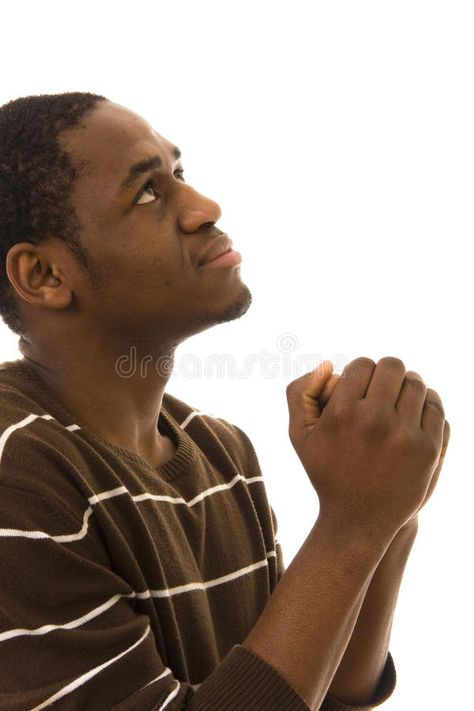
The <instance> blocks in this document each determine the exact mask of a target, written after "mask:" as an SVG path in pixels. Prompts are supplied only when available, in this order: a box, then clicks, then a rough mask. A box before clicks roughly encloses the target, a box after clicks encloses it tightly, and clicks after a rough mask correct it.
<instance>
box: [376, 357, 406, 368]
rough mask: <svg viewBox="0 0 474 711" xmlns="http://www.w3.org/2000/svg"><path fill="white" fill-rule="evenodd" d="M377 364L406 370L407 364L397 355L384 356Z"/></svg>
mask: <svg viewBox="0 0 474 711" xmlns="http://www.w3.org/2000/svg"><path fill="white" fill-rule="evenodd" d="M377 365H378V366H379V365H382V366H384V367H385V368H392V369H393V370H405V364H404V363H403V361H402V360H400V358H396V357H395V356H384V357H383V358H380V359H379V361H378V362H377Z"/></svg>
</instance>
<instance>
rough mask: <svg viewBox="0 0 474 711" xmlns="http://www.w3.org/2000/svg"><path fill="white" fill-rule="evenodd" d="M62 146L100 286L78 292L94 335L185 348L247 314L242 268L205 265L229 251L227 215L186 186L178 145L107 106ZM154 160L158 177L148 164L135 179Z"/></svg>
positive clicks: (64, 137) (83, 285)
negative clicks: (219, 251)
mask: <svg viewBox="0 0 474 711" xmlns="http://www.w3.org/2000/svg"><path fill="white" fill-rule="evenodd" d="M60 141H61V143H62V145H63V146H64V147H65V149H66V150H67V152H68V153H69V154H70V156H71V158H72V160H73V162H74V164H75V165H77V166H78V167H79V168H80V170H81V173H80V175H79V177H78V178H77V180H76V183H75V186H74V191H73V195H72V201H73V205H74V208H75V210H76V213H77V216H78V218H79V221H80V223H81V225H82V231H81V234H80V240H81V243H82V244H83V246H84V247H85V249H86V250H87V252H88V253H89V255H90V258H91V261H92V265H93V271H94V273H95V276H96V280H95V283H94V287H93V288H92V287H91V285H90V283H89V282H88V281H87V280H81V279H79V276H77V279H76V281H75V283H74V288H75V290H76V298H77V301H78V304H79V307H80V309H81V310H82V313H83V315H84V318H86V319H88V321H90V325H91V328H94V327H98V328H100V329H101V330H102V331H103V332H104V333H105V335H106V336H107V334H110V336H111V337H112V336H115V337H118V338H119V339H120V336H121V335H123V336H124V337H125V338H129V337H131V338H134V337H136V338H137V339H138V340H140V339H141V338H143V341H144V342H146V341H148V340H149V339H151V340H152V341H154V340H155V339H157V338H158V340H163V341H164V342H166V341H170V342H180V341H181V340H183V339H184V338H186V337H188V336H190V335H193V334H194V333H198V332H199V331H202V330H204V329H205V328H208V327H210V326H212V325H215V324H217V323H220V322H223V321H229V320H232V319H235V318H238V317H239V316H241V315H243V314H244V313H245V312H246V311H247V309H248V308H249V306H250V302H251V294H250V292H249V290H248V288H247V286H246V285H245V284H243V282H242V281H241V279H240V268H239V267H238V266H233V267H228V266H227V267H219V268H217V267H216V268H209V267H204V266H200V265H199V264H198V262H199V261H200V259H201V258H202V256H203V254H204V253H205V252H206V251H208V250H209V248H210V247H211V246H212V245H214V244H215V243H216V240H217V241H218V242H221V241H222V237H219V236H220V235H222V234H224V233H223V232H222V231H221V230H220V229H218V228H217V227H216V226H215V223H216V222H217V221H218V220H219V218H220V216H221V211H220V208H219V206H218V205H217V203H215V202H214V201H212V200H210V199H209V198H206V197H204V196H203V195H200V194H199V193H198V192H197V191H196V190H194V189H193V188H192V187H191V186H190V185H187V184H186V183H185V182H184V177H183V171H182V167H183V166H182V163H181V161H180V160H179V158H178V157H177V155H176V149H175V147H174V145H173V144H172V143H170V142H169V141H167V140H166V139H165V138H163V137H162V136H160V134H158V133H157V132H156V131H154V130H153V128H152V127H151V126H150V125H149V124H148V123H147V122H146V121H144V120H143V119H142V118H141V117H139V116H138V115H136V114H134V113H133V112H131V111H129V110H127V109H125V108H124V107H122V106H120V105H118V104H114V103H112V102H108V101H107V102H101V103H99V104H98V106H97V107H96V108H95V109H94V110H93V111H92V112H91V113H89V114H87V115H86V117H85V118H84V119H83V120H82V121H81V123H80V125H78V126H77V127H75V128H74V129H72V130H69V131H65V132H64V133H62V134H61V135H60ZM151 159H156V160H155V164H156V165H155V166H154V167H152V168H150V167H149V168H148V169H146V170H143V164H142V166H141V169H137V168H135V170H134V171H132V175H131V177H130V173H131V168H132V166H135V165H136V164H137V163H141V162H144V161H150V160H151ZM82 161H86V163H85V164H84V165H85V168H84V169H81V163H82ZM127 178H128V179H127Z"/></svg>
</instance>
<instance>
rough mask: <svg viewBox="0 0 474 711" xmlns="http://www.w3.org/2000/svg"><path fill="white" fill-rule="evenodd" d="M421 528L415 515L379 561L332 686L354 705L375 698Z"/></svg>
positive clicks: (337, 695)
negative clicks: (401, 594)
mask: <svg viewBox="0 0 474 711" xmlns="http://www.w3.org/2000/svg"><path fill="white" fill-rule="evenodd" d="M417 529H418V523H417V519H416V518H415V519H413V521H412V522H410V525H409V526H407V527H405V528H403V529H401V530H400V531H399V532H398V533H397V535H396V536H395V538H394V539H393V541H392V543H391V544H390V546H389V548H388V549H387V552H386V553H385V555H384V557H383V558H382V560H381V562H380V563H379V565H378V567H377V570H376V571H375V573H374V576H373V578H372V581H371V583H370V585H369V588H368V590H367V593H366V595H365V599H364V603H363V605H362V607H361V610H360V613H359V617H358V619H357V623H356V625H355V627H354V631H353V633H352V636H351V639H350V642H349V645H348V647H347V649H346V651H345V652H344V656H343V658H342V660H341V663H340V664H339V667H338V669H337V672H336V674H335V676H334V678H333V680H332V682H331V685H330V687H329V690H328V695H329V696H330V697H331V698H333V699H337V700H338V701H342V702H344V703H346V704H352V705H354V706H356V705H362V704H368V703H370V702H371V701H372V700H373V699H374V697H375V693H376V690H377V686H378V683H379V681H380V678H381V675H382V672H383V670H384V667H385V664H386V660H387V655H388V647H389V641H390V632H391V628H392V621H393V615H394V612H395V606H396V603H397V598H398V593H399V589H400V584H401V581H402V577H403V572H404V570H405V566H406V563H407V560H408V556H409V554H410V551H411V548H412V545H413V543H414V541H415V538H416V534H417Z"/></svg>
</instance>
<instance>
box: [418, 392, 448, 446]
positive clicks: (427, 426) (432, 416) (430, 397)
mask: <svg viewBox="0 0 474 711" xmlns="http://www.w3.org/2000/svg"><path fill="white" fill-rule="evenodd" d="M443 427H444V407H443V403H442V401H441V398H440V396H439V395H438V393H437V392H436V390H432V388H428V389H427V391H426V398H425V403H424V407H423V414H422V417H421V428H422V429H424V430H426V431H427V432H430V433H431V434H432V435H433V436H434V437H436V438H437V439H439V441H440V442H441V441H442V434H443Z"/></svg>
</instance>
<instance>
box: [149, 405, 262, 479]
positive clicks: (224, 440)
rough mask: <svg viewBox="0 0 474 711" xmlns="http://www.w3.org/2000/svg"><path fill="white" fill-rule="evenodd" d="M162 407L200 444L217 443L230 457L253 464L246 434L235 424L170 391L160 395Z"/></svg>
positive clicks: (254, 460)
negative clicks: (191, 403) (187, 401)
mask: <svg viewBox="0 0 474 711" xmlns="http://www.w3.org/2000/svg"><path fill="white" fill-rule="evenodd" d="M163 409H164V410H165V412H166V413H167V414H169V415H171V416H172V417H173V419H174V420H175V422H176V423H177V424H178V425H179V426H180V427H181V428H182V429H183V430H186V432H187V433H188V434H189V435H190V436H191V437H192V439H193V440H194V441H195V442H196V443H197V444H198V445H199V446H201V447H203V446H205V445H206V444H212V443H215V444H219V445H220V446H222V447H223V448H224V449H225V450H226V451H227V452H228V453H229V454H232V455H233V457H234V459H235V458H238V459H239V460H241V462H242V463H246V464H248V462H249V459H250V460H252V462H253V464H254V465H257V455H256V453H255V449H254V446H253V444H252V442H251V440H250V439H249V437H248V435H247V434H246V433H245V431H244V430H243V429H241V428H240V427H239V426H238V425H236V424H235V423H233V422H230V421H229V420H227V419H225V418H224V417H220V416H219V415H217V414H215V413H213V412H210V411H209V410H207V409H205V408H204V409H203V408H200V407H198V406H196V405H190V404H188V403H186V402H184V401H183V400H180V399H179V398H178V397H176V396H175V395H172V394H171V393H165V394H164V396H163Z"/></svg>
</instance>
